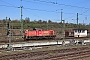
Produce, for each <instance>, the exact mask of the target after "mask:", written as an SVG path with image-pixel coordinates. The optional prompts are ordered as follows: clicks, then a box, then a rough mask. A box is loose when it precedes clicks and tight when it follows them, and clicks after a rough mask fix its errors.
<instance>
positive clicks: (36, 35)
mask: <svg viewBox="0 0 90 60" xmlns="http://www.w3.org/2000/svg"><path fill="white" fill-rule="evenodd" d="M55 37H56V35H55V34H54V30H42V29H36V28H34V29H33V30H26V31H25V33H24V40H29V39H54V38H55Z"/></svg>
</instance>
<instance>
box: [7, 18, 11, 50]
mask: <svg viewBox="0 0 90 60" xmlns="http://www.w3.org/2000/svg"><path fill="white" fill-rule="evenodd" d="M6 21H7V17H6ZM10 21H11V20H10V18H9V20H8V21H7V36H8V42H9V44H8V45H7V49H8V50H11V49H12V46H11V44H10V43H11V27H10Z"/></svg>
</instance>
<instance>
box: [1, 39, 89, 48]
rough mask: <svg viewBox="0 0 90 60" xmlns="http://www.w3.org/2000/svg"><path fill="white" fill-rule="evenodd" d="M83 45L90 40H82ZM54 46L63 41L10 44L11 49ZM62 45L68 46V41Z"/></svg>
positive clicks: (5, 45)
mask: <svg viewBox="0 0 90 60" xmlns="http://www.w3.org/2000/svg"><path fill="white" fill-rule="evenodd" d="M79 41H80V40H75V43H76V42H79ZM83 42H84V43H86V42H89V43H90V40H84V41H83ZM55 44H60V45H62V44H63V41H55V42H34V43H32V42H28V43H27V42H25V43H18V44H10V45H11V46H12V47H26V46H42V45H55ZM64 44H70V41H69V40H68V41H64ZM7 46H8V44H4V45H0V48H7Z"/></svg>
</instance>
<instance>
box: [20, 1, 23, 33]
mask: <svg viewBox="0 0 90 60" xmlns="http://www.w3.org/2000/svg"><path fill="white" fill-rule="evenodd" d="M19 8H20V9H21V35H23V20H22V16H23V15H22V8H23V6H22V0H21V6H20V7H19Z"/></svg>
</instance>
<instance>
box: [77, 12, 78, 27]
mask: <svg viewBox="0 0 90 60" xmlns="http://www.w3.org/2000/svg"><path fill="white" fill-rule="evenodd" d="M77 28H78V13H77Z"/></svg>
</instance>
